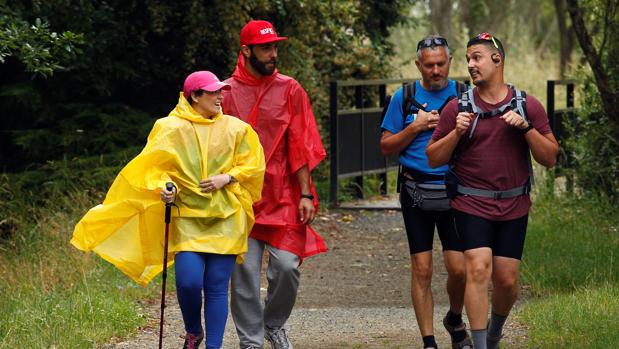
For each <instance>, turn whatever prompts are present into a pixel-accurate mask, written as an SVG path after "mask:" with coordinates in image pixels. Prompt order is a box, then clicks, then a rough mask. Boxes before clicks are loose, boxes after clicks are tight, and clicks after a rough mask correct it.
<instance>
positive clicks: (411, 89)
mask: <svg viewBox="0 0 619 349" xmlns="http://www.w3.org/2000/svg"><path fill="white" fill-rule="evenodd" d="M414 96H415V81H413V82H412V83H410V82H407V83H405V84H404V85H403V86H402V117H403V118H404V119H406V116H407V115H408V114H409V108H410V105H411V104H410V101H411V98H414Z"/></svg>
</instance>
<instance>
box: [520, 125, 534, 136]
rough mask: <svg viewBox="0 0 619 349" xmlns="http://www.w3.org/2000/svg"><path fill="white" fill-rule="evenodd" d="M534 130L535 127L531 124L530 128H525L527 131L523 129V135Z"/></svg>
mask: <svg viewBox="0 0 619 349" xmlns="http://www.w3.org/2000/svg"><path fill="white" fill-rule="evenodd" d="M532 129H533V125H531V124H530V123H529V126H527V128H525V129H522V130H521V131H522V134H525V133H527V132H529V131H531V130H532Z"/></svg>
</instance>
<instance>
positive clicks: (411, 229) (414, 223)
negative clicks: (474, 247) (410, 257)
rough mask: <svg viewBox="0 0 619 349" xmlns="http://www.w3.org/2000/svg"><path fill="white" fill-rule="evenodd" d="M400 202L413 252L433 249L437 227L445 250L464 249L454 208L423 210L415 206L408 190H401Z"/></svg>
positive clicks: (409, 245)
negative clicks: (456, 227)
mask: <svg viewBox="0 0 619 349" xmlns="http://www.w3.org/2000/svg"><path fill="white" fill-rule="evenodd" d="M400 204H401V206H402V215H403V216H404V227H405V228H406V235H407V237H408V248H409V250H410V253H411V254H415V253H419V252H425V251H432V243H433V242H434V228H435V227H436V230H438V236H439V238H440V239H441V244H442V245H443V251H460V252H462V251H464V246H463V245H462V242H461V241H460V239H459V238H458V236H457V234H456V229H455V226H454V219H453V214H452V210H449V211H423V210H421V209H420V208H418V207H413V199H412V198H411V197H410V195H409V194H408V191H407V190H402V191H401V192H400Z"/></svg>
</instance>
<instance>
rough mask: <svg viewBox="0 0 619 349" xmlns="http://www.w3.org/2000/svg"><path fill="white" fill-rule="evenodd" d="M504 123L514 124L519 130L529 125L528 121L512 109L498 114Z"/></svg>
mask: <svg viewBox="0 0 619 349" xmlns="http://www.w3.org/2000/svg"><path fill="white" fill-rule="evenodd" d="M500 118H501V119H502V120H503V121H505V123H506V124H508V125H511V126H514V127H515V128H517V129H519V130H524V129H526V128H527V127H529V123H528V122H527V121H526V120H525V119H524V118H523V117H522V116H520V115H518V114H516V113H515V112H514V111H513V110H510V111H508V112H507V113H505V114H503V115H501V116H500Z"/></svg>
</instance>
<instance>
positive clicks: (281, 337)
mask: <svg viewBox="0 0 619 349" xmlns="http://www.w3.org/2000/svg"><path fill="white" fill-rule="evenodd" d="M264 338H266V340H267V341H269V342H270V343H271V349H292V344H291V343H290V340H289V339H288V335H287V334H286V329H285V328H283V327H280V328H269V327H265V328H264Z"/></svg>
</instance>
